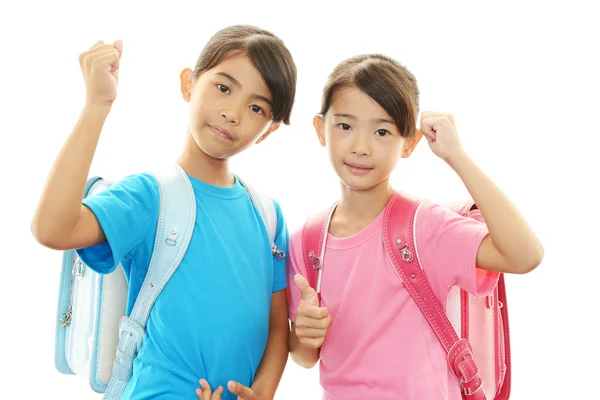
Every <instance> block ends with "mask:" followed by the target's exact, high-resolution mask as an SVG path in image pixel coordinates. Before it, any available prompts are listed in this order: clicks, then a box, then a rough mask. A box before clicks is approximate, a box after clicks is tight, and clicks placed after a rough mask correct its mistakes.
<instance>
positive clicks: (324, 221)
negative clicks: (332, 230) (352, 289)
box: [302, 203, 337, 305]
mask: <svg viewBox="0 0 600 400" xmlns="http://www.w3.org/2000/svg"><path fill="white" fill-rule="evenodd" d="M336 207H337V203H335V204H333V205H332V206H331V207H330V208H328V209H325V210H321V211H320V212H318V213H315V214H313V215H311V216H310V217H309V218H308V219H307V220H306V222H305V223H304V228H303V229H302V256H303V259H304V268H305V269H306V275H307V279H306V280H307V281H308V284H309V285H310V287H312V288H313V289H315V291H316V292H317V297H318V299H319V305H321V274H322V271H323V259H324V258H325V245H326V241H327V232H329V224H330V222H331V217H332V215H333V212H334V211H335V208H336Z"/></svg>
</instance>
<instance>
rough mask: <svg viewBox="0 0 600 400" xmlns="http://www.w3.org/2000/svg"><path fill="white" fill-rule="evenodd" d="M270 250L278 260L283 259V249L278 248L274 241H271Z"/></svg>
mask: <svg viewBox="0 0 600 400" xmlns="http://www.w3.org/2000/svg"><path fill="white" fill-rule="evenodd" d="M271 252H272V253H273V255H274V256H275V258H277V259H278V260H283V259H284V258H285V251H283V250H279V249H278V248H277V245H276V244H275V243H273V246H271Z"/></svg>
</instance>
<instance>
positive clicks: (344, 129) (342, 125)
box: [338, 122, 352, 131]
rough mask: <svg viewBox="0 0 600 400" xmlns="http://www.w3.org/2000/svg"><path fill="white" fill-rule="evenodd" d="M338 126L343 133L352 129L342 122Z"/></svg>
mask: <svg viewBox="0 0 600 400" xmlns="http://www.w3.org/2000/svg"><path fill="white" fill-rule="evenodd" d="M338 126H339V127H340V128H342V130H343V131H349V130H350V129H352V127H351V126H350V125H348V124H344V123H343V122H342V123H341V124H338Z"/></svg>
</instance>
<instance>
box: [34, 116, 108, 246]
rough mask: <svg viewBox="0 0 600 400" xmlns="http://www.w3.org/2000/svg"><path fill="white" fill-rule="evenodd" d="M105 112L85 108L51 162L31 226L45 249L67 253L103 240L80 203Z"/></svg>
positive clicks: (86, 210) (95, 224)
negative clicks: (54, 159)
mask: <svg viewBox="0 0 600 400" xmlns="http://www.w3.org/2000/svg"><path fill="white" fill-rule="evenodd" d="M108 111H109V108H108V107H102V106H92V107H86V108H84V110H83V111H82V113H81V116H80V117H79V120H78V121H77V124H76V125H75V128H74V129H73V132H72V133H71V135H70V136H69V138H68V139H67V142H66V143H65V145H64V146H63V148H62V150H61V151H60V153H59V155H58V157H57V158H56V161H55V162H54V165H53V167H52V170H51V171H50V174H49V176H48V179H47V181H46V186H45V188H44V191H43V192H42V195H41V197H40V201H39V203H38V207H37V209H36V212H35V215H34V217H33V221H32V225H31V230H32V233H33V235H34V236H35V238H36V240H37V241H38V242H40V243H41V244H42V245H44V246H47V247H50V248H53V249H57V250H66V249H72V248H82V247H88V246H91V245H94V244H98V243H101V242H103V241H104V240H105V238H104V233H103V232H102V229H101V228H100V225H99V224H98V221H97V220H96V217H95V216H94V214H93V213H92V212H91V211H90V210H89V209H88V208H87V207H85V206H82V205H81V201H82V199H83V192H84V190H85V184H86V181H87V177H88V173H89V170H90V165H91V163H92V159H93V157H94V152H95V151H96V145H97V144H98V139H99V138H100V131H101V130H102V126H103V124H104V121H105V120H106V116H107V115H108Z"/></svg>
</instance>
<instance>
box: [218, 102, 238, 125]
mask: <svg viewBox="0 0 600 400" xmlns="http://www.w3.org/2000/svg"><path fill="white" fill-rule="evenodd" d="M240 108H241V107H240V106H239V105H237V104H233V103H229V104H227V105H226V106H225V107H224V108H223V109H221V118H223V119H224V120H225V121H227V122H229V123H231V124H232V125H239V123H240V118H241V110H240Z"/></svg>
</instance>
